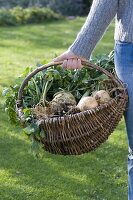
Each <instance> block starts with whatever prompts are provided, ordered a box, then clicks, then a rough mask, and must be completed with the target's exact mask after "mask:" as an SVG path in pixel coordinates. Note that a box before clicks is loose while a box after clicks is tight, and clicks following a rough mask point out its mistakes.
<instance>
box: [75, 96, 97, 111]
mask: <svg viewBox="0 0 133 200" xmlns="http://www.w3.org/2000/svg"><path fill="white" fill-rule="evenodd" d="M97 106H98V103H97V101H96V99H95V98H94V97H90V96H88V97H82V98H81V99H80V101H79V103H78V105H77V107H78V108H79V109H80V110H81V111H85V110H88V109H91V108H95V107H97Z"/></svg>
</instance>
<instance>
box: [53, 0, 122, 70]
mask: <svg viewBox="0 0 133 200" xmlns="http://www.w3.org/2000/svg"><path fill="white" fill-rule="evenodd" d="M119 1H120V0H93V3H92V6H91V9H90V12H89V15H88V17H87V19H86V22H85V24H84V25H83V27H82V29H81V31H80V32H79V34H78V35H77V38H76V40H75V41H74V42H73V44H72V45H71V46H70V47H69V49H68V51H67V52H65V53H63V54H62V55H61V56H59V57H57V59H55V61H59V60H66V59H69V61H68V62H69V65H70V64H71V65H73V64H72V62H71V61H73V60H72V59H71V61H70V58H71V57H73V58H75V59H76V58H77V57H79V58H86V59H89V57H90V55H91V53H92V51H93V49H94V48H95V46H96V44H97V42H98V41H99V40H100V39H101V37H102V36H103V34H104V32H105V30H106V28H107V27H108V25H109V24H110V22H111V21H112V19H113V18H114V17H115V15H116V13H117V10H118V3H119ZM68 62H66V61H65V67H66V66H67V67H68ZM74 63H75V61H74ZM75 65H76V64H75Z"/></svg>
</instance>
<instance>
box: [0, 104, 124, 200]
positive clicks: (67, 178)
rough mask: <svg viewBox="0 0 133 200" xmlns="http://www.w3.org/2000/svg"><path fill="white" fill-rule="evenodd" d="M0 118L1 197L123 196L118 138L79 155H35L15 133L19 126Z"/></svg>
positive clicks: (69, 199)
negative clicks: (41, 156) (115, 141)
mask: <svg viewBox="0 0 133 200" xmlns="http://www.w3.org/2000/svg"><path fill="white" fill-rule="evenodd" d="M0 107H2V106H0ZM0 120H1V122H0V129H1V131H0V137H1V139H0V151H1V159H0V168H1V171H3V177H2V181H1V184H0V185H1V186H0V187H1V194H2V195H3V196H2V197H3V198H2V199H3V200H8V199H13V198H14V199H15V200H16V199H19V200H21V199H29V200H34V199H41V200H45V199H46V200H49V199H50V200H51V199H53V200H103V199H105V200H116V199H117V200H120V199H122V200H126V192H127V182H126V176H127V175H126V153H127V149H126V147H125V146H121V145H119V141H117V143H116V144H113V143H110V139H109V141H107V142H106V143H105V144H103V145H101V147H100V148H99V149H97V150H96V151H95V152H91V153H88V154H84V155H80V156H57V155H51V154H49V153H48V152H44V156H43V158H42V159H35V158H34V157H33V156H32V155H31V154H30V153H29V152H28V150H29V148H30V143H29V141H28V140H26V139H25V138H24V137H23V136H22V135H20V134H17V132H19V129H15V130H12V129H11V126H10V125H9V124H8V121H7V119H6V115H5V114H2V115H1V117H0ZM122 126H123V125H122ZM119 129H120V131H121V130H122V128H121V126H119V127H118V128H117V130H119ZM113 134H114V135H116V133H113ZM113 134H112V136H111V137H114V135H113ZM118 137H119V134H118ZM112 191H113V193H112ZM44 194H45V196H44Z"/></svg>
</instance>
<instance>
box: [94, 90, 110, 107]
mask: <svg viewBox="0 0 133 200" xmlns="http://www.w3.org/2000/svg"><path fill="white" fill-rule="evenodd" d="M92 95H93V97H94V98H95V99H96V101H97V102H98V104H104V103H107V102H108V101H109V100H110V96H109V94H108V92H107V91H105V90H99V91H97V92H94V93H93V94H92Z"/></svg>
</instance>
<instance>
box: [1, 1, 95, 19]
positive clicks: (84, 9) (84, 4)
mask: <svg viewBox="0 0 133 200" xmlns="http://www.w3.org/2000/svg"><path fill="white" fill-rule="evenodd" d="M91 3H92V0H67V1H66V0H6V1H5V0H0V7H1V8H2V7H4V8H8V9H9V8H13V7H16V6H20V7H23V8H27V7H49V8H51V9H52V10H54V11H56V12H59V13H61V14H63V15H67V16H68V15H76V16H77V15H78V16H79V15H86V14H88V12H89V9H90V6H91Z"/></svg>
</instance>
